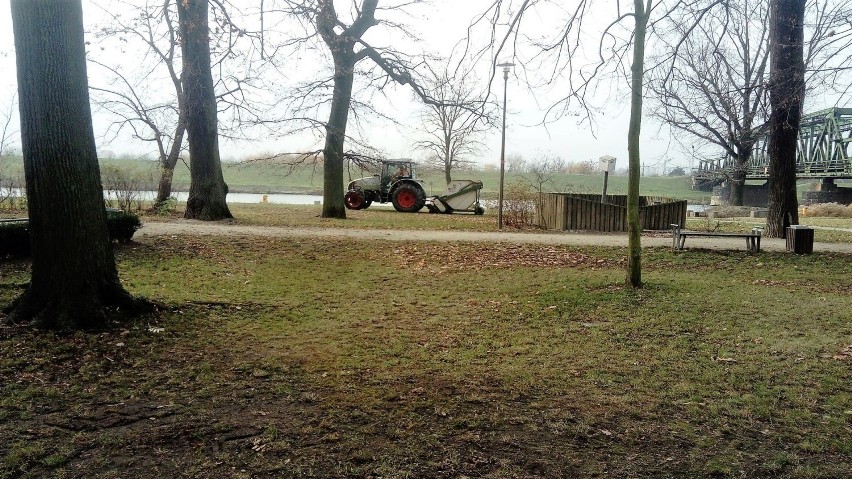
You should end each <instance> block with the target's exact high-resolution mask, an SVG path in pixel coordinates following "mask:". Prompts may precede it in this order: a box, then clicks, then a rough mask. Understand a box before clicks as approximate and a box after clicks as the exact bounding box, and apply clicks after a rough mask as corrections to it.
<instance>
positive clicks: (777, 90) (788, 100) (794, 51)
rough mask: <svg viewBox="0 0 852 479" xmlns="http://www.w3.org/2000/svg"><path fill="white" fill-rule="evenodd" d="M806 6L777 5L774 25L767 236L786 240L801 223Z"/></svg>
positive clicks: (801, 1)
mask: <svg viewBox="0 0 852 479" xmlns="http://www.w3.org/2000/svg"><path fill="white" fill-rule="evenodd" d="M804 16H805V0H774V1H773V4H772V18H771V19H770V23H771V25H770V36H769V38H770V48H771V49H772V51H771V57H770V63H769V103H770V105H771V107H772V111H771V113H770V115H769V145H768V150H769V208H768V211H767V217H766V230H765V234H766V236H769V237H771V238H783V237H784V236H785V234H786V229H787V226H789V225H794V224H798V223H799V204H798V200H797V198H796V143H797V140H798V133H799V123H800V120H801V118H802V105H803V102H804V97H805V64H804V29H803V22H804Z"/></svg>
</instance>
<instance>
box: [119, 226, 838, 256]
mask: <svg viewBox="0 0 852 479" xmlns="http://www.w3.org/2000/svg"><path fill="white" fill-rule="evenodd" d="M168 235H215V236H267V237H289V238H352V239H361V240H387V241H448V242H449V241H472V242H504V243H539V244H565V245H596V246H624V247H626V246H627V235H626V234H625V233H613V234H600V233H575V232H565V233H555V232H554V233H514V232H477V231H433V230H427V231H419V230H384V229H363V230H362V229H342V228H341V229H337V228H296V227H283V226H246V225H234V224H228V223H226V222H215V223H210V222H203V221H197V220H174V221H168V222H156V223H155V222H149V223H146V224H145V226H144V227H143V228H142V229H141V230H139V231H138V232H137V233H136V238H139V239H143V241H144V238H146V237H152V236H168ZM671 244H672V238H671V235H670V234H665V233H657V234H653V235H643V237H642V246H643V247H652V246H671ZM760 247H761V249H762V250H766V251H784V250H785V249H786V244H785V241H784V240H783V239H776V238H763V239H762V240H761V243H760ZM686 248H687V249H688V248H704V249H726V250H727V249H731V250H737V249H742V250H744V249H745V240H744V239H742V238H688V239H687V241H686ZM814 251H817V252H837V253H849V254H852V244H849V243H814Z"/></svg>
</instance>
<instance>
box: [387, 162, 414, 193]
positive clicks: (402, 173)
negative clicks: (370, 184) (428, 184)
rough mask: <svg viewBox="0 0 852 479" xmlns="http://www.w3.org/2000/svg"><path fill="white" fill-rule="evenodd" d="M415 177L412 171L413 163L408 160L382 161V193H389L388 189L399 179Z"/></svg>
mask: <svg viewBox="0 0 852 479" xmlns="http://www.w3.org/2000/svg"><path fill="white" fill-rule="evenodd" d="M414 178H417V176H416V174H415V172H414V163H413V162H411V161H410V160H384V161H382V173H381V179H382V185H381V189H382V192H383V193H384V194H388V193H390V189H391V187H392V186H393V185H395V184H396V183H397V182H399V181H400V180H404V179H414Z"/></svg>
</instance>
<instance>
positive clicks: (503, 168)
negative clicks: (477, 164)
mask: <svg viewBox="0 0 852 479" xmlns="http://www.w3.org/2000/svg"><path fill="white" fill-rule="evenodd" d="M497 66H498V67H501V68H502V69H503V139H502V143H501V146H500V197H499V200H498V202H497V227H498V228H499V229H503V178H504V176H505V172H506V98H507V93H508V89H509V70H510V69H511V68H512V67H513V66H515V64H514V63H509V62H506V63H501V64H499V65H497Z"/></svg>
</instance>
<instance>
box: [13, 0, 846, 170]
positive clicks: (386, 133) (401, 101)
mask: <svg viewBox="0 0 852 479" xmlns="http://www.w3.org/2000/svg"><path fill="white" fill-rule="evenodd" d="M83 3H84V14H85V16H86V22H87V30H88V29H89V28H92V26H93V24H94V23H96V22H98V21H102V12H101V11H100V9H99V8H98V7H95V6H94V5H93V4H92V2H88V1H84V2H83ZM238 3H239V2H238ZM339 3H340V4H341V5H345V4H348V2H339ZM490 3H491V1H490V0H465V1H459V0H433V1H432V2H430V5H428V6H427V7H425V8H423V7H421V8H419V9H415V11H414V14H415V16H414V17H412V18H410V19H409V23H411V24H412V25H413V26H414V29H415V31H416V32H417V34H418V36H419V37H420V40H421V41H420V42H415V44H414V45H413V47H414V48H421V49H423V50H428V51H431V52H435V53H438V54H441V55H448V54H449V53H450V52H451V51H452V49H453V47H454V46H455V45H456V44H457V43H458V42H459V41H460V40H462V39H463V38H465V36H466V34H467V28H468V25H469V24H470V22H471V19H472V18H473V17H474V16H476V15H477V14H478V13H481V12H483V11H484V9H485V8H487V5H488V4H490ZM98 4H99V5H101V6H103V5H106V7H107V9H113V10H114V9H117V8H122V7H121V3H120V2H114V1H111V0H99V1H98ZM382 4H383V2H380V5H382ZM9 8H10V7H9V0H0V52H2V57H0V71H2V72H3V73H4V74H3V75H2V77H0V106H1V105H8V104H9V101H10V100H11V99H12V97H13V95H14V91H15V89H16V85H15V76H14V74H13V72H14V53H13V39H12V28H11V18H10V14H9ZM341 10H343V9H342V8H341ZM380 15H384V14H380ZM614 15H615V9H614V7H612V6H607V7H606V8H603V9H602V10H600V11H599V12H598V13H597V15H596V17H594V18H592V19H591V20H592V21H598V22H601V23H607V22H608V21H611V18H612V17H613V16H614ZM532 21H534V22H538V23H539V24H540V28H541V29H547V28H549V26H548V23H552V22H554V19H548V18H535V19H532ZM485 33H486V32H484V31H478V32H477V33H476V34H477V35H484V34H485ZM485 38H487V37H485ZM485 38H473V39H472V40H473V42H474V43H477V44H478V45H482V44H484V42H485ZM395 46H396V45H395ZM400 49H402V48H400ZM110 55H113V56H110ZM98 59H99V60H100V61H102V62H105V63H109V62H110V61H115V64H116V65H122V64H123V62H125V63H126V62H127V61H128V59H130V60H132V59H133V55H132V54H128V52H127V51H125V52H118V51H117V50H116V51H114V52H113V53H109V51H106V53H101V54H99V58H98ZM498 60H503V59H502V58H501V59H498ZM519 73H520V72H519ZM98 74H99V73H98V72H97V69H96V68H92V67H90V84H92V85H95V84H98V83H102V82H103V79H102V78H99V77H97V75H98ZM476 75H477V76H478V77H479V78H480V79H482V80H487V79H488V77H489V75H490V70H489V65H488V64H487V63H480V64H478V65H477V71H476ZM611 82H612V83H614V84H612V85H608V86H606V87H604V88H602V89H601V90H602V91H606V94H607V96H606V97H601V98H600V101H599V102H598V103H599V105H600V106H601V108H602V110H601V111H600V112H599V113H598V114H597V115H596V116H595V118H594V122H593V124H591V125H590V123H589V122H588V121H582V122H581V121H580V120H581V118H580V117H568V118H565V119H562V120H559V121H556V122H551V123H548V124H547V125H542V120H543V119H544V110H545V109H546V108H547V107H549V106H551V105H552V103H553V101H554V100H555V99H556V98H558V97H559V96H560V93H561V91H560V90H561V88H560V85H559V84H558V83H557V84H555V85H553V86H552V87H551V88H539V89H537V90H536V91H535V92H531V91H530V90H529V89H528V88H527V87H526V86H525V84H524V83H523V82H522V81H521V80H520V78H519V76H518V75H516V74H514V73H513V74H512V75H511V76H510V78H509V81H508V88H509V94H508V96H509V101H508V128H507V135H506V136H507V140H506V145H507V146H506V150H507V154H521V155H523V156H524V157H525V158H526V159H528V160H533V159H535V157H536V156H540V155H543V154H553V155H558V156H561V157H562V158H563V159H565V160H567V161H583V160H588V159H593V160H594V161H597V159H598V157H600V156H602V155H610V156H614V157H616V158H618V168H619V169H620V168H624V167H626V164H627V146H626V145H627V141H626V132H627V123H628V118H627V116H628V102H627V99H628V97H627V93H626V92H627V90H626V86H627V85H626V82H623V81H621V80H619V79H617V78H616V79H614V80H611ZM620 83H625V84H620ZM386 94H387V104H385V105H383V106H382V110H383V112H385V113H387V114H388V115H389V116H392V117H393V118H394V119H395V120H397V122H399V123H400V124H401V126H396V125H393V124H392V123H391V122H387V121H372V122H370V123H369V124H368V125H367V128H366V129H365V130H364V134H363V137H364V140H365V141H366V142H368V143H370V144H371V145H373V146H375V147H377V148H379V149H380V150H383V151H384V152H385V153H386V154H387V155H388V156H389V157H413V158H415V159H419V158H421V157H422V154H421V153H419V152H415V151H413V150H412V144H413V143H414V142H415V141H416V140H417V139H418V129H419V128H420V127H421V125H420V122H419V119H418V112H419V110H420V108H421V106H420V105H418V103H417V102H416V101H414V97H413V95H412V94H411V92H410V91H409V90H408V89H407V87H394V88H391V89H389V90H386ZM492 95H493V98H494V99H500V100H502V95H503V81H502V76H501V75H500V74H498V77H497V79H496V81H495V83H494V84H493V88H492ZM812 100H813V99H812ZM815 103H816V104H819V103H820V102H819V101H817V102H815ZM828 106H831V105H828ZM320 119H321V120H325V119H327V118H320ZM108 124H109V120H108V119H107V118H106V117H105V116H104V115H103V114H102V113H99V112H98V111H95V135H96V139H97V140H98V143H99V149H100V150H101V151H111V152H115V153H117V154H145V153H147V152H150V151H151V150H152V148H151V147H150V146H149V145H146V144H144V143H140V142H134V141H131V140H129V139H128V138H127V137H119V138H118V139H117V140H116V141H112V142H111V143H110V142H107V138H106V137H105V131H106V128H107V126H108ZM485 143H486V145H487V149H485V150H484V151H482V153H481V154H480V155H479V157H478V158H477V160H478V161H479V162H480V163H483V164H485V163H491V164H497V163H499V154H500V129H499V128H495V129H493V130H492V131H490V133H489V134H488V135H487V136H486V137H485ZM318 146H319V145H318V144H317V140H316V139H315V138H313V137H305V136H298V135H294V136H290V137H284V138H276V139H274V140H271V139H258V140H255V141H252V142H248V143H247V142H240V143H233V142H223V143H222V154H223V157H224V158H229V157H231V158H242V157H244V156H245V155H246V154H254V153H264V152H276V151H296V150H298V149H312V148H316V147H318ZM642 156H643V162H644V163H646V164H648V165H654V164H659V163H661V162H662V160H667V161H668V166H669V167H671V166H674V165H683V166H688V165H689V164H690V159H689V158H687V157H685V156H684V155H683V154H682V153H681V152H680V151H679V150H678V149H677V148H676V146H675V144H674V143H673V142H672V141H671V138H670V135H669V132H668V130H667V129H665V128H662V129H661V128H660V125H659V124H658V123H656V122H654V121H653V120H651V119H650V118H648V117H647V116H646V117H645V120H644V125H643V130H642Z"/></svg>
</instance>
